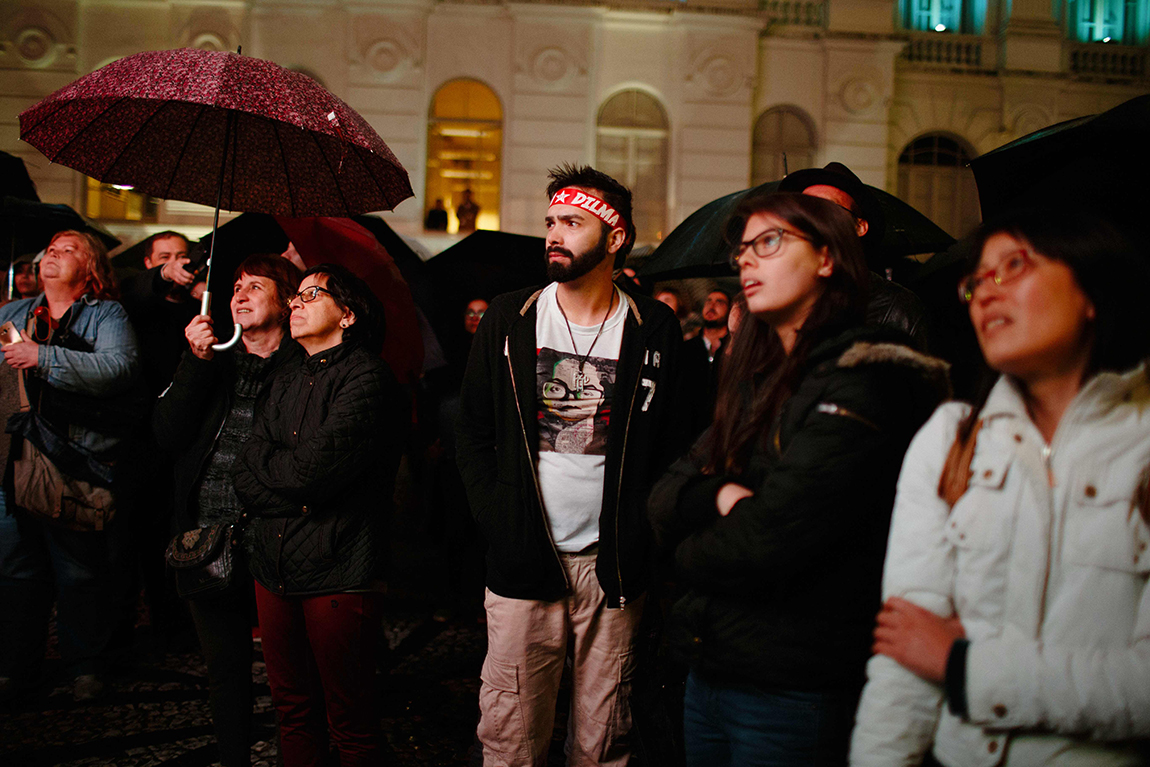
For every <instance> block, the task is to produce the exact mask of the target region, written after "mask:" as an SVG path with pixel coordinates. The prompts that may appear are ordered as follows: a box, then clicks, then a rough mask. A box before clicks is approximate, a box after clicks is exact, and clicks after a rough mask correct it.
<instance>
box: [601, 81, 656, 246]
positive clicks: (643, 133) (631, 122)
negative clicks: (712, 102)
mask: <svg viewBox="0 0 1150 767" xmlns="http://www.w3.org/2000/svg"><path fill="white" fill-rule="evenodd" d="M595 167H596V168H598V169H599V170H601V171H603V172H604V173H606V174H607V175H609V176H611V177H612V178H615V179H617V180H618V181H620V182H621V183H623V184H625V185H627V186H628V187H629V188H630V189H631V191H632V192H633V193H634V201H633V205H634V215H635V242H636V243H640V244H641V243H651V242H658V241H660V240H662V239H663V236H664V235H665V234H666V233H667V113H666V112H664V111H663V106H662V105H661V104H660V103H659V102H658V101H657V100H656V99H655V97H654V96H651V95H650V94H648V93H645V92H644V91H640V90H634V89H632V90H626V91H621V92H619V93H616V94H615V95H614V96H612V97H611V98H609V99H607V101H606V102H605V103H604V104H603V106H602V107H600V108H599V119H598V131H597V142H596V147H595Z"/></svg>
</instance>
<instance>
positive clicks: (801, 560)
mask: <svg viewBox="0 0 1150 767" xmlns="http://www.w3.org/2000/svg"><path fill="white" fill-rule="evenodd" d="M828 335H829V337H826V338H825V340H823V341H822V342H821V343H818V344H817V345H816V346H815V347H814V348H813V349H812V351H811V353H810V356H809V358H808V360H807V364H806V366H805V369H804V371H803V372H802V374H801V375H800V379H799V382H798V383H797V384H796V386H795V390H794V394H793V395H792V396H791V397H790V398H789V399H788V400H787V401H786V402H785V403H784V404H783V406H782V408H781V409H780V412H779V415H778V417H777V418H776V419H775V422H774V424H773V425H772V427H771V428H770V429H769V430H768V433H767V434H765V435H764V437H763V439H761V440H759V442H758V444H757V445H756V446H755V448H754V451H753V453H752V454H751V457H750V459H749V461H748V463H747V468H746V470H745V471H743V472H742V473H741V474H739V475H737V476H707V475H703V474H702V473H701V466H702V464H703V462H704V461H703V459H702V457H701V455H702V449H701V445H702V440H700V443H699V444H697V445H696V448H695V449H694V450H693V451H692V452H691V454H690V455H688V457H686V458H684V459H682V460H680V461H678V462H677V463H676V464H675V465H674V466H672V467H671V470H670V471H669V472H668V474H667V475H666V476H665V477H664V478H663V479H662V480H660V482H659V483H658V484H657V485H656V486H655V490H654V491H653V492H652V494H651V498H650V503H649V512H650V517H651V523H652V528H653V529H654V532H655V536H656V541H657V543H658V544H659V545H660V546H661V547H663V548H664V549H665V550H671V551H673V552H674V558H675V564H676V570H677V572H678V577H679V580H680V583H681V585H683V586H685V587H686V588H687V593H686V595H685V596H683V597H682V598H681V599H680V600H679V601H678V602H677V603H676V604H675V607H674V611H673V615H672V621H671V626H670V629H669V637H670V642H671V644H672V647H673V649H674V650H675V652H676V654H677V655H678V656H679V657H680V659H682V660H684V661H686V662H687V663H689V664H690V665H691V667H692V668H693V669H694V670H695V671H696V672H697V673H701V674H703V675H704V676H705V677H707V678H708V679H709V680H712V681H713V682H715V683H720V684H722V683H736V682H753V683H757V684H759V685H762V686H764V687H769V688H774V689H794V690H850V689H854V688H859V687H861V685H862V683H863V681H864V674H865V671H864V666H865V664H866V660H867V658H868V657H869V655H870V646H871V632H872V630H873V627H874V617H875V614H876V613H877V612H878V608H879V604H880V593H881V592H880V587H881V578H882V568H883V559H884V555H885V551H886V540H887V533H888V530H889V526H890V515H891V508H892V506H893V503H894V495H895V483H896V480H897V479H898V473H899V469H900V467H901V465H902V458H903V453H904V452H905V451H906V449H907V446H908V445H909V444H910V440H911V438H912V437H913V436H914V434H915V432H917V431H918V429H919V427H920V426H922V424H923V423H924V422H925V421H926V419H927V418H928V417H929V416H930V414H931V413H932V412H933V411H934V409H935V407H936V406H937V405H938V404H939V403H940V402H941V401H942V399H943V398H944V397H945V396H946V394H947V393H948V386H947V375H946V364H945V363H943V362H941V361H939V360H936V359H934V358H931V357H927V356H925V355H922V354H920V353H918V352H916V351H914V350H912V349H911V348H909V346H907V345H905V344H906V343H907V342H908V340H907V338H906V336H905V335H903V334H901V333H898V332H896V331H892V330H890V329H883V328H876V327H856V328H852V329H850V330H846V331H842V330H841V329H840V330H839V331H838V332H835V333H830V334H828ZM705 438H706V435H704V437H703V439H705ZM726 482H737V483H739V484H741V485H745V486H746V487H748V488H750V489H751V490H752V491H753V492H754V495H753V496H752V497H749V498H744V499H743V500H741V501H739V502H738V503H736V504H735V506H734V507H733V508H732V509H731V512H730V514H729V515H728V516H726V517H720V516H719V514H718V512H717V510H716V507H715V496H716V494H717V492H718V490H719V488H720V487H721V486H722V485H723V484H724V483H726Z"/></svg>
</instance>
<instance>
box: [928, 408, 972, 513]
mask: <svg viewBox="0 0 1150 767" xmlns="http://www.w3.org/2000/svg"><path fill="white" fill-rule="evenodd" d="M980 431H982V419H981V418H979V419H978V420H977V421H976V422H975V424H974V428H973V429H971V430H970V434H969V435H968V436H967V438H966V439H961V438H960V437H958V436H957V435H956V436H955V438H954V444H952V445H951V446H950V452H949V453H947V454H946V463H944V464H943V465H942V476H941V477H939V479H938V497H939V498H941V499H943V500H944V501H946V504H947V505H948V506H950V507H951V508H953V507H954V504H956V503H958V499H959V498H961V497H962V496H963V495H964V494H965V493H966V490H967V488H969V487H970V478H971V477H973V476H974V472H973V471H972V470H971V468H970V464H971V462H972V461H974V448H975V446H976V445H977V444H978V432H980Z"/></svg>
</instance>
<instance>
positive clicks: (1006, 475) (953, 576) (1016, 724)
mask: <svg viewBox="0 0 1150 767" xmlns="http://www.w3.org/2000/svg"><path fill="white" fill-rule="evenodd" d="M975 246H976V247H975V248H974V251H973V252H974V254H975V259H976V261H975V262H974V263H972V264H971V265H970V266H971V272H970V274H969V276H968V277H966V278H965V279H964V280H963V281H962V282H961V283H960V285H959V291H960V296H961V298H962V300H963V302H964V303H966V304H968V308H969V310H970V319H971V322H972V323H973V324H974V331H975V334H976V335H977V337H978V343H979V346H980V347H981V349H982V353H983V356H984V357H985V359H986V362H987V363H988V364H989V365H990V367H991V368H992V369H993V370H994V371H995V372H996V373H997V376H996V377H995V378H993V379H992V380H991V384H992V385H991V386H988V387H986V388H985V389H984V391H983V394H982V396H980V397H978V398H977V399H976V400H975V403H974V405H973V406H968V405H966V404H962V403H957V402H956V403H948V404H946V405H944V406H943V407H941V408H939V409H938V411H937V412H936V413H935V414H934V417H932V418H931V419H930V421H929V422H928V423H927V424H926V426H924V427H923V429H922V431H921V432H919V434H918V436H916V437H915V440H914V442H913V443H912V444H911V446H910V450H909V451H908V453H907V457H906V464H905V465H904V467H903V472H902V475H901V476H900V477H899V485H898V498H897V500H896V502H895V510H894V518H893V521H892V526H891V535H890V550H889V551H888V553H887V563H886V572H885V575H884V582H883V591H884V594H885V596H886V598H887V601H886V603H885V606H884V607H883V610H882V612H881V613H880V614H879V617H878V627H877V628H876V630H875V641H874V649H875V651H876V653H878V654H877V655H876V656H875V657H874V658H873V659H872V660H871V661H870V665H869V667H868V675H869V680H868V682H867V687H866V690H865V692H864V694H863V700H862V704H861V706H860V708H859V715H858V726H857V728H856V730H855V734H854V740H853V744H852V754H851V757H852V758H851V761H852V764H856V765H891V764H918V763H922V761H923V759H924V758H925V759H926V761H927V763H932V762H936V763H941V764H943V765H947V766H948V767H962V765H987V764H1006V765H1011V766H1015V765H1087V764H1088V765H1144V764H1147V763H1148V761H1147V750H1146V742H1147V741H1146V739H1147V738H1148V737H1150V588H1148V586H1147V574H1148V573H1150V552H1148V551H1147V547H1148V546H1150V526H1148V522H1150V408H1148V405H1150V381H1148V380H1147V373H1146V363H1145V359H1146V357H1147V355H1148V354H1150V334H1147V332H1146V329H1147V327H1150V312H1148V311H1147V308H1146V306H1147V305H1146V299H1145V295H1144V293H1145V290H1146V286H1147V285H1148V284H1150V267H1148V265H1147V264H1146V261H1145V257H1144V254H1143V253H1141V252H1139V251H1138V250H1136V249H1135V248H1133V247H1132V246H1131V245H1130V244H1129V243H1127V242H1126V241H1125V240H1124V239H1123V238H1122V237H1121V236H1119V235H1118V234H1117V233H1116V232H1115V231H1114V229H1113V228H1112V227H1111V226H1109V225H1108V224H1106V223H1105V222H1103V221H1102V220H1100V219H1097V218H1094V217H1091V216H1086V215H1083V214H1082V213H1080V212H1075V211H1066V210H1061V211H1056V210H1050V209H1045V210H1042V211H1041V212H1040V213H1039V212H1034V213H1017V214H1014V215H1011V216H1010V217H1009V218H1005V219H1003V220H1001V221H1000V222H998V223H994V224H991V225H988V226H985V227H984V228H983V229H982V230H981V231H979V232H978V233H977V234H976V237H975Z"/></svg>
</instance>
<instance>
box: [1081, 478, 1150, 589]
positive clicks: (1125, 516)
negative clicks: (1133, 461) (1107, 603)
mask: <svg viewBox="0 0 1150 767" xmlns="http://www.w3.org/2000/svg"><path fill="white" fill-rule="evenodd" d="M1128 469H1129V467H1127V466H1123V465H1121V464H1106V465H1095V466H1087V467H1086V468H1085V469H1084V470H1082V471H1080V472H1078V473H1077V474H1076V476H1075V477H1074V480H1073V484H1072V485H1071V487H1070V498H1069V499H1068V503H1067V511H1066V524H1065V532H1064V539H1063V547H1062V550H1063V556H1064V558H1065V559H1066V561H1067V562H1069V563H1072V564H1076V565H1085V566H1093V567H1100V568H1103V569H1106V570H1120V571H1125V572H1133V573H1147V572H1150V551H1148V548H1147V547H1148V546H1150V529H1148V528H1147V526H1146V522H1145V521H1143V519H1142V515H1141V514H1140V513H1139V510H1138V508H1137V507H1136V506H1135V505H1134V485H1133V483H1132V482H1131V479H1132V478H1133V477H1135V476H1136V475H1137V472H1131V471H1129V470H1128Z"/></svg>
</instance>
